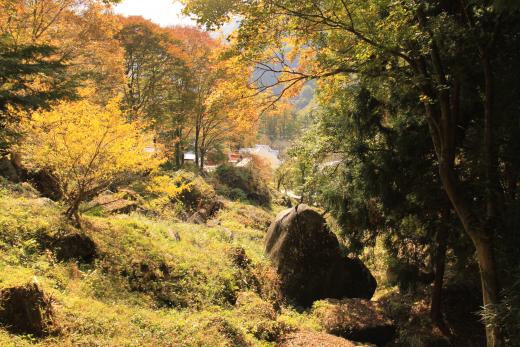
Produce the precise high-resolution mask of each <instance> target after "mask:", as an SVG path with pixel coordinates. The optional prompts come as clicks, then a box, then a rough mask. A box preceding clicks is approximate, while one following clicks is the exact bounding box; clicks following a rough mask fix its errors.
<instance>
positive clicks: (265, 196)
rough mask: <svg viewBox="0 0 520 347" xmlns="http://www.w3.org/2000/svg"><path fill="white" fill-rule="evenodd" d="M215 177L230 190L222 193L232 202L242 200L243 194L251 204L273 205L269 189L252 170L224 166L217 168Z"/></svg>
mask: <svg viewBox="0 0 520 347" xmlns="http://www.w3.org/2000/svg"><path fill="white" fill-rule="evenodd" d="M215 176H216V178H217V180H218V182H219V183H220V184H222V185H224V186H226V187H228V188H229V190H226V189H224V190H220V192H222V193H223V194H224V195H225V196H226V197H228V198H230V199H232V200H237V198H242V197H243V196H242V192H243V194H245V196H246V198H247V200H249V201H251V202H254V203H257V204H259V205H262V206H268V205H269V204H270V203H271V194H270V192H269V188H268V187H267V185H266V184H265V182H264V181H263V180H262V179H261V177H260V176H259V175H258V174H257V173H256V171H255V170H254V169H252V168H243V167H234V166H231V165H228V164H224V165H221V166H219V167H218V168H217V170H216V171H215ZM239 190H240V191H241V192H239Z"/></svg>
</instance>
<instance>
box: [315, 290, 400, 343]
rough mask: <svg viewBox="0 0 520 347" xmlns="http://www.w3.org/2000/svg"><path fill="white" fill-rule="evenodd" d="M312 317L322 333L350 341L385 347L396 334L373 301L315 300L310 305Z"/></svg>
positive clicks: (393, 325)
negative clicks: (320, 327) (312, 304)
mask: <svg viewBox="0 0 520 347" xmlns="http://www.w3.org/2000/svg"><path fill="white" fill-rule="evenodd" d="M313 315H314V316H315V317H316V318H317V320H318V322H319V324H320V325H321V326H322V327H323V328H324V329H325V331H326V332H328V333H329V334H333V335H336V336H340V337H343V338H346V339H349V340H352V341H360V342H368V343H373V344H375V345H377V346H385V345H386V344H387V343H389V342H390V341H392V340H393V339H394V337H395V335H396V326H395V324H394V323H393V322H392V320H390V319H389V318H388V317H387V316H386V314H385V312H384V311H383V308H382V307H381V306H380V305H379V304H378V303H377V302H374V301H368V300H364V299H343V300H331V299H329V300H324V301H318V302H316V303H315V304H314V308H313Z"/></svg>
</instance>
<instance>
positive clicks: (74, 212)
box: [65, 194, 82, 228]
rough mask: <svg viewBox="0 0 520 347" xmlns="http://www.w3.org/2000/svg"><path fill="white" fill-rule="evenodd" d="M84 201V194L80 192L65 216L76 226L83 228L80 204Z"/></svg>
mask: <svg viewBox="0 0 520 347" xmlns="http://www.w3.org/2000/svg"><path fill="white" fill-rule="evenodd" d="M81 201H82V195H81V194H79V195H78V196H77V197H76V198H74V199H73V200H72V202H71V204H70V206H69V208H68V209H67V211H66V212H65V217H67V219H68V220H70V221H72V222H73V223H74V224H75V226H77V227H78V228H81V219H80V217H79V205H80V204H81Z"/></svg>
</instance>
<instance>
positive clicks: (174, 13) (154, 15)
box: [114, 0, 239, 38]
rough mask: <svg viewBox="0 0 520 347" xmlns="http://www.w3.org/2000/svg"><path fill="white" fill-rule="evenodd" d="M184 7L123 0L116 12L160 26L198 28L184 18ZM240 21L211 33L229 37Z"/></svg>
mask: <svg viewBox="0 0 520 347" xmlns="http://www.w3.org/2000/svg"><path fill="white" fill-rule="evenodd" d="M182 8H183V5H182V4H181V3H180V2H179V1H176V0H123V1H121V3H119V4H118V5H116V6H115V7H114V11H115V12H116V13H118V14H122V15H124V16H142V17H144V18H146V19H149V20H151V21H152V22H154V23H156V24H159V25H160V26H163V27H166V26H172V25H185V26H186V25H190V26H196V25H197V23H196V21H195V20H193V19H191V18H190V17H188V16H184V15H183V14H182V13H181V12H182ZM238 23H239V22H238V20H233V21H231V22H230V23H228V24H225V25H224V26H223V27H222V28H221V29H220V30H219V31H217V32H213V33H211V36H212V37H213V38H218V37H220V36H221V35H222V34H223V35H224V37H226V36H227V35H229V34H230V33H231V32H232V31H233V30H234V29H236V27H237V26H238Z"/></svg>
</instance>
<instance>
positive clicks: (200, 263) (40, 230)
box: [0, 182, 316, 346]
mask: <svg viewBox="0 0 520 347" xmlns="http://www.w3.org/2000/svg"><path fill="white" fill-rule="evenodd" d="M60 211H61V208H60V206H59V205H58V204H56V203H53V202H51V201H49V200H47V199H42V198H40V197H39V196H38V195H37V194H36V192H35V191H34V190H33V189H32V188H30V186H27V185H13V184H7V183H5V182H1V183H0V289H2V288H7V287H12V286H18V285H23V284H25V283H27V282H30V281H32V280H33V279H34V278H36V279H37V281H38V283H39V285H40V287H41V288H42V289H43V290H44V292H45V293H47V295H49V296H51V297H52V299H53V301H54V303H55V312H56V315H57V317H56V323H57V325H58V326H59V329H60V333H59V334H57V335H55V336H49V337H46V338H43V339H35V338H34V337H31V336H20V335H12V334H10V333H9V332H8V331H7V330H5V329H3V328H0V345H1V346H239V345H248V346H274V345H275V342H274V339H275V337H276V336H277V334H281V333H283V332H284V331H286V330H294V329H297V328H299V327H314V328H315V327H316V326H315V324H314V323H313V322H312V321H311V318H309V317H307V316H306V315H305V314H301V313H298V312H296V311H291V310H290V309H288V308H283V309H282V310H281V311H280V312H276V311H275V310H274V309H273V312H276V313H275V314H274V315H272V316H265V317H258V315H255V314H252V312H259V311H258V310H260V309H259V307H260V308H261V307H264V309H265V310H269V307H273V306H272V304H271V303H270V299H271V298H275V297H276V295H275V294H273V293H271V292H270V291H271V289H272V288H267V287H266V288H263V289H262V288H261V287H262V286H264V287H265V284H266V283H268V282H269V281H268V280H266V281H263V280H262V279H261V278H260V279H259V274H262V273H269V271H268V269H269V265H268V262H267V260H266V259H265V258H264V257H263V242H262V240H263V237H264V234H265V232H266V227H267V225H268V224H269V222H270V219H271V218H273V216H274V214H273V212H271V211H269V210H266V209H261V208H258V207H254V206H249V205H244V204H242V203H239V202H226V206H225V208H224V209H223V210H222V211H221V212H220V213H219V214H218V216H217V218H218V220H219V221H220V225H216V226H214V227H208V226H205V225H194V224H186V223H180V222H175V221H170V220H164V219H161V218H158V217H155V218H151V217H147V216H144V215H140V214H137V213H136V214H131V215H116V216H102V215H100V214H93V215H92V214H91V215H88V216H84V223H83V224H84V229H85V230H84V232H85V233H86V234H87V235H89V236H90V237H91V238H92V239H93V240H94V241H95V243H96V245H97V248H98V250H97V251H98V257H97V259H96V260H95V261H94V262H93V263H91V264H79V263H76V262H74V261H64V260H59V259H57V256H56V252H55V251H54V250H53V249H47V248H46V247H45V244H44V243H42V240H45V239H46V238H49V237H58V236H59V235H62V234H66V233H69V232H72V231H74V229H73V228H72V227H71V226H69V225H68V223H67V222H66V221H65V220H64V219H63V218H62V216H61V213H60ZM237 247H241V248H243V249H244V250H245V252H246V255H247V257H248V258H250V259H251V263H252V265H251V266H249V267H247V268H241V267H239V266H237V265H236V264H234V263H233V257H232V256H231V255H232V254H233V250H234V249H236V248H237ZM273 291H274V290H273ZM255 292H256V293H263V294H265V295H263V296H264V299H262V298H260V296H259V295H258V294H256V293H255ZM243 293H250V294H249V297H250V298H253V299H251V300H250V301H248V302H246V303H244V300H242V301H241V304H240V305H241V306H240V307H239V306H237V305H238V304H235V302H236V301H237V300H238V299H239V297H242V296H244V295H245V294H243ZM271 294H272V295H271ZM246 296H247V295H246ZM248 305H249V306H251V307H248ZM265 307H267V308H265Z"/></svg>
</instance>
